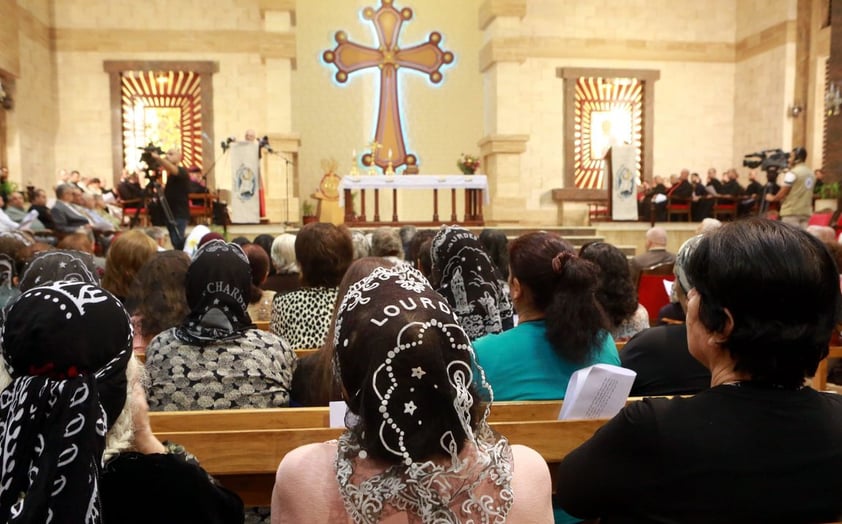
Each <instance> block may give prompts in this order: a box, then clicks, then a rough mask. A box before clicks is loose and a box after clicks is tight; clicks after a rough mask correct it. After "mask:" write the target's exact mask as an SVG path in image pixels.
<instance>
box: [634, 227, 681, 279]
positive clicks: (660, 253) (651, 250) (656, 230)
mask: <svg viewBox="0 0 842 524" xmlns="http://www.w3.org/2000/svg"><path fill="white" fill-rule="evenodd" d="M672 262H675V255H674V254H672V253H670V252H669V251H667V231H666V230H665V229H664V228H662V227H660V226H655V227H650V228H649V229H648V230H647V231H646V252H644V253H641V254H639V255H636V256H635V257H634V258H632V259H631V260H630V261H629V268H630V269H631V280H632V282H634V285H635V286H637V282H638V280H639V279H640V271H641V270H642V269H646V268H649V267H654V266H657V265H660V264H669V263H672Z"/></svg>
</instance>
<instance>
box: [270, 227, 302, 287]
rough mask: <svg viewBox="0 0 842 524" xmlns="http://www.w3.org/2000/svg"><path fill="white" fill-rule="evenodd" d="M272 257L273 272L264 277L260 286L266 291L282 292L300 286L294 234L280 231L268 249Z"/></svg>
mask: <svg viewBox="0 0 842 524" xmlns="http://www.w3.org/2000/svg"><path fill="white" fill-rule="evenodd" d="M269 256H270V258H271V259H272V267H273V268H274V269H275V274H274V275H273V274H270V275H269V276H268V277H266V281H265V282H263V285H261V286H260V287H261V288H263V289H265V290H267V291H274V292H275V293H283V292H285V291H295V290H296V289H298V288H299V287H301V281H300V276H301V275H300V272H299V269H298V261H297V260H296V258H295V235H293V234H290V233H282V234H280V235H278V236H277V237H276V238H275V240H273V241H272V247H271V250H270V251H269Z"/></svg>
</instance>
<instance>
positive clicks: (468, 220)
mask: <svg viewBox="0 0 842 524" xmlns="http://www.w3.org/2000/svg"><path fill="white" fill-rule="evenodd" d="M339 189H340V190H341V191H340V197H339V205H340V206H341V207H345V202H348V201H351V191H355V190H356V191H359V192H360V199H359V202H360V214H359V215H355V214H354V210H353V208H352V207H351V206H347V207H345V224H346V225H349V226H382V225H400V224H401V221H400V218H399V217H398V190H399V189H400V190H412V189H432V190H433V215H432V220H431V221H429V222H418V221H415V220H413V221H412V223H413V224H415V225H419V226H437V225H440V224H443V223H448V224H462V225H466V226H482V225H484V223H485V221H484V219H483V216H482V206H483V203H486V204H487V203H488V201H489V195H488V178H487V177H486V176H485V175H353V176H352V175H347V176H345V177H343V178H342V181H341V182H340V183H339ZM381 189H383V190H387V191H388V190H391V191H392V217H391V218H392V219H391V220H381V217H380V190H381ZM440 189H443V190H447V189H449V190H450V217H449V218H447V219H445V220H442V219H441V218H440V217H439V200H438V192H439V190H440ZM459 189H461V190H463V191H464V193H465V215H464V217H463V219H462V220H461V221H460V220H459V219H458V217H457V216H456V191H457V190H459ZM366 190H373V191H374V215H373V216H372V220H371V221H369V220H368V217H367V215H366V205H365V192H366Z"/></svg>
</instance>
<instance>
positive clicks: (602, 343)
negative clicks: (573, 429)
mask: <svg viewBox="0 0 842 524" xmlns="http://www.w3.org/2000/svg"><path fill="white" fill-rule="evenodd" d="M509 270H510V274H509V287H510V289H511V293H512V301H513V302H514V305H515V309H516V310H517V312H518V320H519V324H518V326H517V327H515V328H514V329H511V330H509V331H506V332H504V333H501V334H498V335H488V336H485V337H482V338H480V339H477V340H476V341H475V343H474V347H475V348H476V353H477V359H478V360H479V362H480V364H482V367H483V368H484V369H485V373H486V376H487V377H488V382H489V383H490V384H491V387H492V388H494V398H495V399H497V400H554V399H563V398H564V395H565V393H566V391H567V382H568V381H569V380H570V376H571V375H572V374H573V372H575V371H576V370H578V369H581V368H583V367H587V366H590V365H592V364H613V365H616V366H619V365H620V358H619V356H618V355H617V347H616V346H615V345H614V340H613V338H612V337H611V334H610V333H609V332H608V331H607V330H606V327H607V320H606V318H605V315H604V313H603V312H602V309H601V308H600V306H599V304H598V303H597V300H596V296H595V292H596V287H597V283H598V269H597V268H596V266H594V265H593V264H592V263H591V262H588V261H587V260H584V259H581V258H579V257H578V256H576V253H575V251H574V250H573V247H572V246H571V245H570V244H568V243H567V242H566V241H564V240H563V239H562V238H561V237H559V236H557V235H554V234H551V233H529V234H526V235H523V236H521V237H518V238H517V239H515V240H514V241H513V242H512V243H511V245H510V247H509Z"/></svg>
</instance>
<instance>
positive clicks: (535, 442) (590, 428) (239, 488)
mask: <svg viewBox="0 0 842 524" xmlns="http://www.w3.org/2000/svg"><path fill="white" fill-rule="evenodd" d="M605 422H606V420H536V421H526V422H524V421H517V422H493V423H492V427H493V428H494V429H495V430H496V431H498V432H499V433H501V434H502V435H505V436H506V437H507V438H508V439H509V442H510V443H512V444H523V445H526V446H529V447H531V448H533V449H535V450H536V451H537V452H538V453H540V454H541V456H542V457H544V459H545V460H546V461H547V463H548V464H550V465H552V464H555V463H558V462H559V461H561V459H563V458H564V456H565V455H567V453H569V452H570V451H572V450H573V449H575V448H576V447H578V446H579V445H580V444H582V443H583V442H584V441H586V440H587V439H588V438H590V437H591V436H592V435H593V434H594V432H595V431H596V430H597V429H599V428H600V427H601V426H602V425H603V424H604V423H605ZM342 431H343V429H342V428H299V429H268V430H235V431H172V432H167V431H157V430H156V436H157V437H158V438H160V439H161V440H171V441H173V442H178V443H179V444H182V445H183V446H184V447H185V448H187V449H188V450H189V451H190V452H191V453H193V454H194V455H196V457H198V458H199V460H200V461H201V463H202V466H203V467H204V468H205V469H206V470H207V471H208V473H210V474H212V475H214V477H216V478H217V479H218V480H219V481H220V482H222V484H223V485H225V486H226V487H228V488H229V489H232V490H234V491H236V492H237V493H238V494H239V495H240V497H242V499H243V501H244V502H245V503H246V504H247V505H261V506H265V505H269V503H270V501H271V494H272V486H273V485H274V477H275V471H276V469H277V467H278V464H279V463H280V461H281V459H283V457H284V455H286V454H287V453H288V452H289V451H291V450H293V449H295V448H296V447H298V446H301V445H304V444H309V443H314V442H325V441H328V440H332V439H335V438H337V437H338V436H339V435H340V434H341V433H342Z"/></svg>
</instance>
